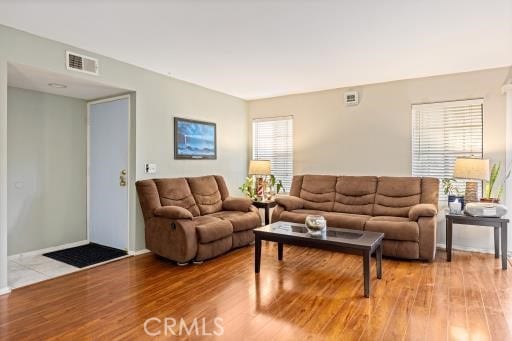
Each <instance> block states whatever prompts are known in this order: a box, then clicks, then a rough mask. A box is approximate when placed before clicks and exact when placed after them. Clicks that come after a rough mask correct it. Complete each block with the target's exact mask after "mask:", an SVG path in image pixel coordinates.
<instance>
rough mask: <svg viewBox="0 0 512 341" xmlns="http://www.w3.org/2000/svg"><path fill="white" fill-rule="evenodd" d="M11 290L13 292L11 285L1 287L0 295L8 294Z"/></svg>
mask: <svg viewBox="0 0 512 341" xmlns="http://www.w3.org/2000/svg"><path fill="white" fill-rule="evenodd" d="M10 292H11V288H9V287H5V288H2V289H0V296H1V295H7V294H9V293H10Z"/></svg>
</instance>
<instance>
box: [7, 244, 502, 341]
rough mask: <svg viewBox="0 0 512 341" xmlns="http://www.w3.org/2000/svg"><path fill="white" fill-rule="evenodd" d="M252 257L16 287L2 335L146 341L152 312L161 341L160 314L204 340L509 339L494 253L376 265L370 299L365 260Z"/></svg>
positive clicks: (296, 254) (301, 252)
mask: <svg viewBox="0 0 512 341" xmlns="http://www.w3.org/2000/svg"><path fill="white" fill-rule="evenodd" d="M253 252H254V250H253V247H247V248H243V249H240V250H237V251H234V252H231V253H230V254H228V255H225V256H223V257H220V258H218V259H215V260H211V261H207V262H205V263H204V264H202V265H190V266H187V267H177V266H176V265H174V264H173V263H171V262H168V261H166V260H163V259H161V258H157V257H155V256H153V255H152V254H146V255H142V256H138V257H131V258H127V259H123V260H120V261H117V262H114V263H110V264H107V265H104V266H101V267H98V268H94V269H90V270H86V271H82V272H78V273H73V274H70V275H67V276H64V277H61V278H57V279H53V280H49V281H46V282H42V283H39V284H35V285H32V286H29V287H24V288H20V289H16V290H14V291H13V292H12V293H11V294H10V295H7V296H0V339H2V340H6V339H13V340H14V339H16V340H20V339H74V340H77V339H123V340H125V339H141V338H149V336H148V335H146V334H145V332H144V322H145V321H146V319H148V318H152V317H154V318H155V319H153V320H150V321H149V323H148V325H147V326H148V330H149V332H151V333H157V332H160V335H159V336H158V337H162V338H163V337H164V336H165V335H164V332H165V321H164V320H165V318H168V320H167V322H168V325H169V327H171V328H170V329H172V330H173V331H174V332H178V331H179V326H180V323H181V324H182V327H183V326H185V327H186V328H189V330H190V331H191V333H192V336H187V333H186V331H187V330H186V329H182V335H184V337H183V338H188V339H199V338H200V337H197V336H195V332H196V331H198V332H199V334H200V333H201V332H202V331H203V328H204V331H205V332H207V333H213V332H214V331H216V332H220V331H221V329H220V328H219V327H218V324H215V323H216V322H217V323H219V320H217V321H216V320H214V319H215V318H216V317H219V318H222V321H220V323H219V324H220V325H221V326H222V328H223V330H224V334H223V337H222V339H227V340H240V339H257V340H286V339H293V340H304V339H311V340H316V339H336V340H379V339H381V340H403V339H407V340H445V339H451V340H488V339H494V340H511V339H512V334H511V330H512V270H510V269H509V270H508V271H502V270H501V264H500V260H499V259H494V257H493V255H490V254H478V253H467V252H454V256H453V260H452V263H447V262H446V261H445V253H444V252H441V251H439V252H438V256H437V260H436V261H435V262H434V263H421V262H407V261H399V260H392V259H384V262H383V279H382V280H377V279H376V275H375V260H374V259H373V260H372V279H371V281H372V293H371V297H370V298H369V299H366V298H364V297H363V296H362V293H363V278H362V261H361V258H360V257H357V256H351V255H343V254H337V253H331V252H326V251H321V250H310V249H305V248H299V247H290V246H285V252H284V261H283V262H278V261H277V246H276V245H274V244H272V243H263V252H262V263H261V273H260V274H259V275H255V274H254V267H253V257H254V256H253ZM509 262H510V260H509ZM156 318H157V319H159V320H160V321H162V322H161V323H160V322H159V320H157V319H156ZM181 318H183V321H181V320H180V319H181ZM194 318H197V319H198V320H197V323H198V324H197V329H194V328H195V325H194V324H193V323H194ZM173 319H174V320H173ZM203 319H204V320H203ZM172 321H175V322H176V326H175V327H173V325H172ZM203 321H204V326H203ZM168 332H169V335H170V331H169V330H168ZM170 337H172V336H170ZM174 338H176V337H174ZM209 338H213V336H209ZM217 339H221V338H217Z"/></svg>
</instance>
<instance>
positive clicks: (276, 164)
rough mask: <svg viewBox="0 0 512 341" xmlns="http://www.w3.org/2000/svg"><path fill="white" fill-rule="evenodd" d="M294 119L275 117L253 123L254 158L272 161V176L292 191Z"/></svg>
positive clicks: (287, 189)
mask: <svg viewBox="0 0 512 341" xmlns="http://www.w3.org/2000/svg"><path fill="white" fill-rule="evenodd" d="M292 129H293V118H292V117H291V116H287V117H273V118H262V119H255V120H253V121H252V158H253V159H254V160H270V162H271V167H272V174H274V175H275V177H276V179H277V180H281V181H282V182H283V186H284V190H285V192H289V191H290V186H291V184H292V177H293V130H292Z"/></svg>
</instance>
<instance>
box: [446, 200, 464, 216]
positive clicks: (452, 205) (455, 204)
mask: <svg viewBox="0 0 512 341" xmlns="http://www.w3.org/2000/svg"><path fill="white" fill-rule="evenodd" d="M448 208H449V209H450V214H461V213H462V203H461V202H460V201H459V199H455V200H454V201H451V202H448Z"/></svg>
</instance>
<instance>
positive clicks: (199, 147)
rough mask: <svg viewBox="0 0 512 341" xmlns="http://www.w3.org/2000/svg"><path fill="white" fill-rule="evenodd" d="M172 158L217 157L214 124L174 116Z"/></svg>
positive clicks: (215, 127)
mask: <svg viewBox="0 0 512 341" xmlns="http://www.w3.org/2000/svg"><path fill="white" fill-rule="evenodd" d="M174 159H176V160H190V159H192V160H196V159H197V160H201V159H211V160H214V159H217V126H216V124H215V123H211V122H203V121H195V120H189V119H186V118H179V117H175V118H174Z"/></svg>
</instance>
